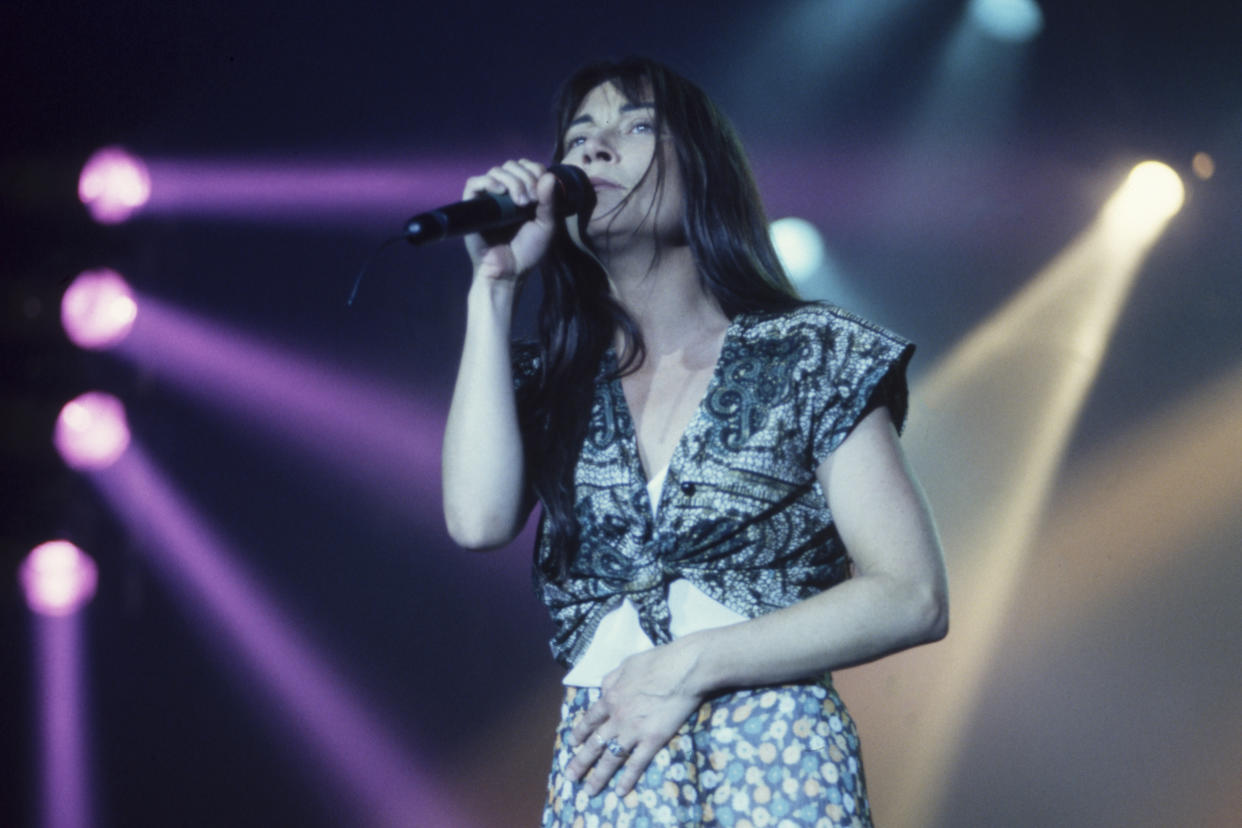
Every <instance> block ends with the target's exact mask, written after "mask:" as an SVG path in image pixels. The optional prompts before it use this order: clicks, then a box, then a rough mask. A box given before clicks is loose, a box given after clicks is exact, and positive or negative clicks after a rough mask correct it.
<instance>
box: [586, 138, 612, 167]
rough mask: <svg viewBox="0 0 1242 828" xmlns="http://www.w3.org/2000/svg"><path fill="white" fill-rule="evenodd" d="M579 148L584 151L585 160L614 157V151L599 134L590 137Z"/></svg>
mask: <svg viewBox="0 0 1242 828" xmlns="http://www.w3.org/2000/svg"><path fill="white" fill-rule="evenodd" d="M579 149H580V150H581V151H582V158H583V160H584V161H611V160H612V159H613V151H612V150H611V149H610V148H609V146H608V144H607V143H606V142H604V141H603V140H601V139H600V138H599V137H598V136H590V137H588V138H587V139H586V140H585V141H583V142H582V146H581V147H580V148H579Z"/></svg>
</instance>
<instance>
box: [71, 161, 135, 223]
mask: <svg viewBox="0 0 1242 828" xmlns="http://www.w3.org/2000/svg"><path fill="white" fill-rule="evenodd" d="M150 197H151V176H150V175H149V174H148V173H147V168H146V165H145V164H143V163H142V161H141V160H140V159H138V158H136V157H135V156H133V155H130V154H129V153H127V152H126V151H125V150H123V149H121V148H120V147H105V148H103V149H101V150H99V151H97V152H96V153H95V154H94V155H92V156H91V157H90V158H88V159H87V161H86V164H85V165H83V167H82V175H81V177H80V178H79V179H78V198H80V199H81V200H82V203H83V204H85V205H86V207H87V209H89V210H90V212H91V216H93V217H94V219H95V220H96V221H98V222H100V223H101V224H119V223H120V222H122V221H125V220H126V219H127V218H129V217H130V216H131V215H132V214H133V213H134V211H135V210H137V209H139V208H140V207H142V206H143V205H144V204H146V203H147V199H149V198H150Z"/></svg>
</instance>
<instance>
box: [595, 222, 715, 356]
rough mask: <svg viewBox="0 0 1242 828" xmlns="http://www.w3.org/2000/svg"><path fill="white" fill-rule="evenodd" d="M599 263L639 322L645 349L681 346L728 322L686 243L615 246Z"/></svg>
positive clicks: (617, 295)
mask: <svg viewBox="0 0 1242 828" xmlns="http://www.w3.org/2000/svg"><path fill="white" fill-rule="evenodd" d="M601 263H602V264H603V265H604V269H605V271H606V272H607V274H608V280H609V283H610V284H611V286H612V292H613V296H614V297H615V298H616V299H617V301H618V302H620V304H621V306H622V307H623V308H625V311H626V312H627V313H628V314H629V315H630V318H631V319H633V320H634V322H635V323H636V324H637V325H638V327H639V329H640V330H641V331H642V334H643V341H644V343H645V345H646V347H647V350H648V352H649V353H652V354H660V353H665V352H669V351H674V350H679V349H681V348H684V347H686V346H687V345H688V344H691V343H693V342H694V341H696V340H698V339H700V338H702V337H703V336H711V335H714V334H715V333H718V332H719V331H721V330H723V329H724V328H725V327H727V325H728V321H729V320H728V318H727V317H726V316H725V315H724V312H723V311H722V310H721V309H720V306H719V305H718V304H717V303H716V300H715V298H714V297H713V296H712V295H711V294H709V293H707V292H706V291H705V290H704V289H703V284H702V280H701V279H700V278H699V272H698V268H697V267H696V265H695V262H694V254H693V253H692V252H691V250H690V248H689V246H687V245H666V246H664V247H663V248H662V249H661V250H660V255H659V257H658V258H657V257H655V256H654V250H653V249H652V248H650V247H648V248H646V249H635V248H630V249H628V250H626V251H614V252H613V255H611V256H608V257H607V258H606V259H603V260H602V261H601Z"/></svg>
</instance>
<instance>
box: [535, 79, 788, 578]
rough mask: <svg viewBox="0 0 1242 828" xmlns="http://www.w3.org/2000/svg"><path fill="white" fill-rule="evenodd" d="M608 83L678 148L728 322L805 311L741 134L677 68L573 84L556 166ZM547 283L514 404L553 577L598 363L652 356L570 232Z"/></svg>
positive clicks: (565, 94)
mask: <svg viewBox="0 0 1242 828" xmlns="http://www.w3.org/2000/svg"><path fill="white" fill-rule="evenodd" d="M609 82H611V83H613V84H614V85H615V86H616V87H617V88H618V89H620V90H621V92H622V94H623V95H624V96H625V98H626V99H627V100H629V101H631V102H638V101H651V102H652V103H653V104H654V105H655V115H656V125H655V126H656V137H657V141H658V139H659V138H660V137H661V136H662V135H664V134H667V135H668V136H669V137H670V138H671V139H672V142H673V145H674V146H675V148H676V158H677V164H678V167H679V170H680V173H681V177H682V182H683V183H682V187H683V192H684V196H685V214H684V216H683V218H682V224H683V229H684V234H685V237H686V239H687V241H688V243H689V246H690V249H691V251H692V253H693V256H694V262H695V265H696V266H697V268H698V272H699V277H700V279H701V280H702V283H703V288H704V290H705V291H706V292H707V293H709V294H710V295H711V296H713V297H714V298H715V299H716V302H717V303H718V304H719V305H720V308H721V310H722V311H724V313H725V315H726V316H727V317H729V318H730V319H732V318H733V317H734V316H736V315H737V314H739V313H743V312H755V311H780V310H786V309H789V308H792V307H795V306H797V305H799V304H801V301H802V300H800V299H799V298H798V295H797V293H796V292H795V291H794V289H793V286H792V285H790V283H789V280H788V278H787V277H786V276H785V271H784V269H783V268H782V267H781V264H780V260H779V259H778V258H777V256H776V251H775V249H773V247H772V242H771V239H770V237H769V235H768V222H767V217H766V216H765V215H764V211H763V205H762V203H761V202H760V200H759V191H758V189H757V188H756V186H755V181H754V177H753V176H752V175H751V172H750V165H749V163H748V162H747V160H746V154H745V152H744V151H743V149H742V144H741V141H740V140H739V139H738V137H737V134H736V132H734V130H733V127H732V125H730V124H729V122H728V120H726V118H725V117H724V115H723V114H721V113H720V111H719V110H718V109H717V108H716V106H715V104H713V103H712V101H711V99H710V98H708V97H707V95H706V94H705V93H704V92H703V90H701V89H700V88H699V87H698V86H696V85H695V84H693V83H692V82H690V81H689V80H687V79H686V78H684V77H682V76H681V75H679V74H677V73H676V72H674V71H673V70H672V69H670V68H669V67H667V66H665V65H663V64H661V63H658V62H656V61H653V60H648V59H646V58H637V57H633V58H627V59H625V60H621V61H616V62H612V61H608V62H601V63H593V64H590V65H587V66H584V67H582V68H581V69H579V70H578V71H577V72H575V73H574V74H573V75H571V76H570V77H569V79H568V80H566V81H565V83H564V84H563V85H562V86H561V89H560V91H559V92H558V93H557V96H556V99H555V103H554V106H553V111H554V116H555V119H556V146H555V149H554V150H553V153H552V158H553V161H557V162H559V161H560V160H561V159H562V158H563V157H564V156H565V144H564V140H565V133H566V131H567V130H568V128H569V124H570V121H572V120H573V118H574V116H575V115H576V114H577V111H578V107H579V106H580V105H581V104H582V101H583V99H584V98H586V96H587V95H588V94H589V93H590V92H591V90H593V89H595V88H596V87H597V86H600V85H601V84H604V83H609ZM664 165H665V162H664V156H663V153H660V152H656V153H655V154H654V158H653V162H652V167H651V168H649V169H648V170H647V175H651V174H653V173H654V174H655V176H656V192H657V198H658V197H659V194H660V193H662V187H663V183H664V178H665V169H664ZM656 255H657V256H658V255H659V253H658V249H657V254H656ZM654 264H655V262H653V265H654ZM539 274H540V277H541V279H542V284H543V299H542V302H541V304H540V307H539V313H538V351H539V365H540V370H539V372H538V376H537V377H536V379H535V381H534V382H532V383H529V384H528V385H527V387H526V388H525V389H524V391H523V393H522V394H521V397H520V399H519V400H518V405H519V411H520V412H521V413H520V416H521V420H522V432H523V435H524V444H525V452H526V468H527V473H528V475H529V478H530V481H531V485H532V487H533V489H534V493H535V495H536V496H537V497H538V498H539V500H540V501H541V502H542V504H543V526H542V531H543V532H545V533H550V535H551V541H552V543H551V546H550V548H551V556H550V558H547V559H544V560H541V561H539V565H540V566H541V567H542V568H543V569H544V571H545V572H547V573H548V574H549V575H551V576H556V575H561V574H564V573H565V571H566V569H567V568H568V567H569V565H570V564H571V563H572V561H573V556H574V552H575V550H576V547H577V525H576V522H575V519H574V514H573V509H574V467H575V466H576V465H577V459H578V454H579V451H580V450H581V447H582V441H583V439H584V438H585V436H586V429H587V421H588V418H589V415H590V408H591V400H592V396H593V393H594V385H595V380H596V375H597V373H598V371H599V366H600V359H601V358H602V356H603V354H604V352H605V350H606V349H607V348H608V346H609V345H610V344H611V343H612V341H613V337H614V335H615V333H616V332H617V331H620V332H621V333H622V335H623V339H624V342H625V347H624V349H623V350H622V354H621V358H620V359H619V363H618V366H617V369H616V372H615V375H616V376H622V375H624V374H626V373H629V372H631V371H634V370H636V369H637V368H638V367H639V366H640V365H641V364H642V361H643V359H644V357H645V354H646V351H645V348H644V346H643V339H642V333H641V331H639V329H638V326H637V325H636V324H635V323H634V321H633V320H632V319H631V318H630V317H629V315H628V314H627V313H626V312H625V309H624V308H622V307H621V305H620V304H619V303H618V302H617V301H616V300H615V299H614V298H613V297H612V295H611V293H610V292H609V287H608V280H607V277H606V276H605V274H604V271H603V269H602V268H601V267H600V265H599V264H598V263H597V262H596V261H595V259H594V258H592V257H591V256H589V255H587V254H586V253H584V252H583V251H582V250H580V249H579V248H578V247H577V246H575V245H574V243H573V241H572V240H571V239H570V237H569V234H568V232H567V231H566V230H565V228H564V227H560V228H558V230H557V237H556V238H555V240H554V241H553V244H552V248H551V250H550V251H549V253H548V255H547V256H545V257H544V260H543V261H542V262H541V264H540V266H539ZM613 378H615V377H608V378H607V379H613Z"/></svg>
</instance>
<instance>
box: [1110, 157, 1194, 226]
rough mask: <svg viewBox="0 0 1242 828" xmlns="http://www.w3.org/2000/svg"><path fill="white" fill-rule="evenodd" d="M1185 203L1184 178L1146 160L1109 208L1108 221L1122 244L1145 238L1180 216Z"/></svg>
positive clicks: (1137, 165)
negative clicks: (1130, 240) (1178, 212)
mask: <svg viewBox="0 0 1242 828" xmlns="http://www.w3.org/2000/svg"><path fill="white" fill-rule="evenodd" d="M1185 200H1186V188H1185V186H1184V185H1183V184H1182V179H1181V176H1179V175H1178V174H1177V173H1176V172H1174V171H1173V169H1172V168H1170V167H1169V166H1168V165H1167V164H1162V163H1160V162H1159V161H1143V162H1142V163H1140V164H1136V165H1135V167H1134V169H1133V170H1131V171H1130V175H1129V177H1127V178H1126V181H1125V183H1124V184H1122V185H1121V188H1120V189H1119V190H1118V191H1117V192H1116V194H1115V195H1113V197H1112V198H1110V199H1109V201H1108V204H1106V205H1105V207H1104V215H1105V221H1106V223H1107V226H1108V228H1109V230H1110V231H1111V235H1112V236H1113V237H1114V238H1116V239H1117V240H1118V241H1125V240H1128V239H1131V238H1134V239H1145V238H1148V237H1150V236H1151V235H1152V233H1153V232H1155V231H1156V230H1158V229H1159V228H1160V227H1161V226H1163V225H1164V223H1165V222H1167V221H1168V220H1169V219H1171V218H1172V217H1173V216H1174V215H1176V213H1177V211H1178V210H1180V209H1182V204H1183V203H1184V202H1185Z"/></svg>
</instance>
